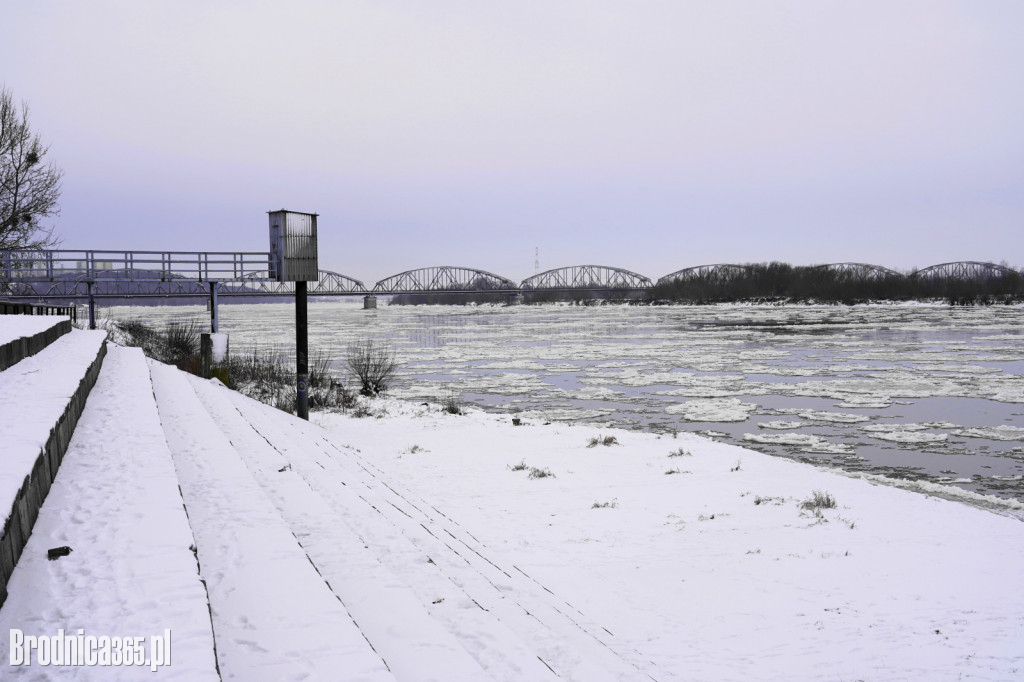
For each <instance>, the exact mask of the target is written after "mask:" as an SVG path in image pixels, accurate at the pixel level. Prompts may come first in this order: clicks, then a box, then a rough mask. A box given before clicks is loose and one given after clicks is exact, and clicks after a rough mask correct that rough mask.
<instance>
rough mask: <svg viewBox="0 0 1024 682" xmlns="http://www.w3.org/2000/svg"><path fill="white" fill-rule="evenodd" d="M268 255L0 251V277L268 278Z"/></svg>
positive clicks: (37, 279) (40, 279)
mask: <svg viewBox="0 0 1024 682" xmlns="http://www.w3.org/2000/svg"><path fill="white" fill-rule="evenodd" d="M269 263H270V254H269V253H261V252H247V251H99V250H93V249H89V250H75V249H56V250H50V251H0V281H6V282H53V281H59V280H78V281H88V282H103V281H115V280H116V281H125V280H128V281H142V280H149V281H171V280H176V279H178V280H180V279H184V280H191V281H195V282H224V281H236V280H242V279H250V280H251V279H254V278H256V277H257V276H258V275H259V274H260V273H262V274H263V276H264V277H266V278H268V279H269V276H268V270H269Z"/></svg>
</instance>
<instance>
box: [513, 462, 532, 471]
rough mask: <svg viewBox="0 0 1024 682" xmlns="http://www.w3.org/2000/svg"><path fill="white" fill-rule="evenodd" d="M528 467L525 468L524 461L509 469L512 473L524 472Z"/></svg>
mask: <svg viewBox="0 0 1024 682" xmlns="http://www.w3.org/2000/svg"><path fill="white" fill-rule="evenodd" d="M528 468H529V467H527V466H526V460H520V461H519V464H516V465H515V466H511V467H509V469H511V470H512V471H526V469H528Z"/></svg>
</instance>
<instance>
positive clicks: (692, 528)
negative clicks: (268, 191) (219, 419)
mask: <svg viewBox="0 0 1024 682" xmlns="http://www.w3.org/2000/svg"><path fill="white" fill-rule="evenodd" d="M371 411H372V413H373V415H371V416H370V417H365V418H361V419H360V418H354V417H350V416H342V415H336V414H320V415H315V416H314V421H315V422H317V423H319V424H321V425H322V426H323V427H324V428H325V429H326V430H327V432H328V434H330V438H331V440H332V441H334V442H336V443H339V444H341V445H342V446H343V447H345V448H346V449H347V451H348V452H349V453H351V455H352V456H353V457H355V458H357V459H358V460H359V461H361V462H362V465H363V466H365V467H366V468H367V470H368V471H371V472H372V473H373V475H374V476H377V477H379V478H380V479H382V480H387V481H389V483H390V484H391V485H394V486H395V487H396V489H398V490H401V491H407V493H404V494H406V495H407V496H408V499H409V500H410V503H415V504H416V505H423V507H424V508H426V509H432V510H434V511H435V512H436V513H437V514H440V515H441V516H443V517H444V518H447V519H450V520H452V521H453V522H455V523H457V524H458V526H459V528H460V529H461V530H463V531H465V533H466V534H467V535H469V536H470V537H472V538H474V539H475V540H476V541H478V542H479V546H480V547H481V548H483V551H485V552H486V553H487V554H488V557H489V559H490V560H491V561H493V562H494V563H495V564H496V565H498V566H500V567H503V569H504V570H505V571H507V572H508V574H509V576H510V577H513V576H514V577H516V578H522V576H524V575H525V576H527V577H528V578H529V583H531V584H532V585H533V586H534V587H539V589H543V590H544V591H547V592H549V593H550V594H551V595H552V596H553V598H554V600H555V602H556V603H557V605H558V608H559V609H560V610H561V611H562V612H563V613H565V614H567V615H568V616H569V617H570V618H572V619H577V620H579V621H580V622H582V623H586V624H587V627H589V628H591V629H590V632H592V633H598V634H601V636H604V637H608V638H609V646H611V647H613V648H614V649H615V650H616V651H617V652H618V653H619V654H620V655H621V656H623V657H625V658H627V659H628V660H631V661H634V662H635V663H636V664H637V665H638V666H642V668H641V669H643V670H644V671H645V672H646V673H647V674H650V675H651V676H653V677H654V678H655V679H715V680H752V679H801V680H817V679H820V680H835V679H851V680H852V679H865V680H897V679H934V680H945V679H987V680H1010V679H1019V678H1020V676H1021V674H1022V673H1024V650H1022V648H1021V646H1020V642H1021V641H1024V596H1022V595H1021V594H1020V591H1019V590H1017V589H1016V582H1017V580H1018V578H1019V575H1021V574H1022V571H1024V552H1022V551H1021V549H1020V547H1022V546H1024V524H1022V523H1021V521H1019V520H1016V519H1011V518H1006V517H1004V516H1000V515H997V514H994V513H991V512H988V511H982V510H979V509H976V508H972V507H969V506H967V505H965V504H961V503H958V502H951V501H947V500H944V499H939V498H937V497H934V496H932V497H930V496H926V495H923V494H920V493H915V492H908V491H904V490H899V489H895V488H892V487H888V486H880V485H872V484H871V483H869V482H867V481H864V480H858V479H851V478H848V477H844V476H841V475H839V474H836V473H833V472H829V471H824V470H820V469H817V468H815V467H813V466H809V465H805V464H798V463H794V462H789V461H785V460H781V459H779V458H775V457H771V456H768V455H764V454H760V453H757V452H753V451H750V450H745V449H742V448H739V447H734V446H731V445H726V444H722V443H716V442H713V441H710V440H707V439H704V438H700V437H698V436H694V435H689V434H683V433H680V434H678V435H677V436H676V437H672V436H671V435H657V434H645V433H639V432H635V431H623V430H617V429H607V428H604V429H598V428H595V427H591V426H570V425H565V424H559V423H546V422H544V421H542V420H539V419H521V420H520V421H521V424H522V425H520V426H514V425H513V423H512V417H507V416H496V415H490V414H485V413H483V412H480V411H476V410H470V411H469V412H468V414H466V415H462V416H458V415H450V414H445V413H442V412H441V411H440V410H439V408H438V407H437V406H435V405H417V404H412V403H404V402H401V401H397V400H389V401H379V402H378V401H375V402H374V404H373V408H372V410H371ZM595 439H596V440H597V441H598V442H597V444H594V445H591V444H592V443H594V441H595ZM611 441H614V443H612V444H609V445H603V444H602V443H604V442H611ZM829 500H832V501H834V503H835V506H834V507H830V506H828V501H829ZM497 587H498V588H499V589H501V588H502V586H501V585H500V584H499V585H497ZM515 597H516V595H515V593H514V591H510V592H509V594H508V598H510V599H515ZM438 599H440V600H441V602H440V603H439V606H438V607H437V608H438V609H443V608H451V609H459V608H462V605H461V603H460V601H459V599H460V597H459V595H458V590H457V589H456V588H455V587H454V586H453V588H452V590H451V592H450V593H447V594H440V595H438ZM449 602H454V603H451V604H450V606H443V605H440V604H449ZM611 633H614V635H612V634H611Z"/></svg>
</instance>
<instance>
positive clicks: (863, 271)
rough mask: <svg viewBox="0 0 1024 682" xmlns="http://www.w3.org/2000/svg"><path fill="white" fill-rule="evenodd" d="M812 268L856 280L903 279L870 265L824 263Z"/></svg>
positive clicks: (899, 274)
mask: <svg viewBox="0 0 1024 682" xmlns="http://www.w3.org/2000/svg"><path fill="white" fill-rule="evenodd" d="M813 267H814V269H815V270H827V271H830V272H834V273H837V274H842V275H846V276H848V277H850V278H852V279H857V280H876V279H887V278H892V277H903V275H902V274H901V273H899V272H896V271H895V270H890V269H889V268H885V267H882V266H881V265H871V264H870V263H826V264H825V265H815V266H813Z"/></svg>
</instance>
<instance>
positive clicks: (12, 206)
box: [0, 86, 64, 250]
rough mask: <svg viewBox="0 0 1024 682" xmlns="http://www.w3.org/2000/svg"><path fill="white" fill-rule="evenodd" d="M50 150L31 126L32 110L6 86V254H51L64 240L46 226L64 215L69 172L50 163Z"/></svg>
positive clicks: (1, 163) (1, 219)
mask: <svg viewBox="0 0 1024 682" xmlns="http://www.w3.org/2000/svg"><path fill="white" fill-rule="evenodd" d="M49 151H50V148H49V147H48V146H46V145H44V144H43V143H42V141H41V140H40V138H39V135H37V134H33V133H32V129H31V128H30V126H29V116H28V105H27V104H26V103H24V102H22V103H21V105H20V106H18V105H16V104H15V103H14V97H13V95H12V94H11V92H10V91H9V90H8V89H7V88H5V87H2V86H0V250H7V249H45V248H48V247H52V246H55V245H56V244H57V243H58V241H59V240H58V239H57V238H56V237H54V236H53V228H52V227H48V226H46V225H44V224H43V223H42V221H43V220H44V219H46V218H49V217H53V216H57V215H60V206H59V205H58V204H57V201H58V199H60V192H61V178H62V177H63V176H64V171H62V170H61V169H60V168H58V167H57V165H56V164H54V163H53V162H52V161H51V162H49V163H47V162H46V161H45V157H46V154H47V153H48V152H49Z"/></svg>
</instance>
